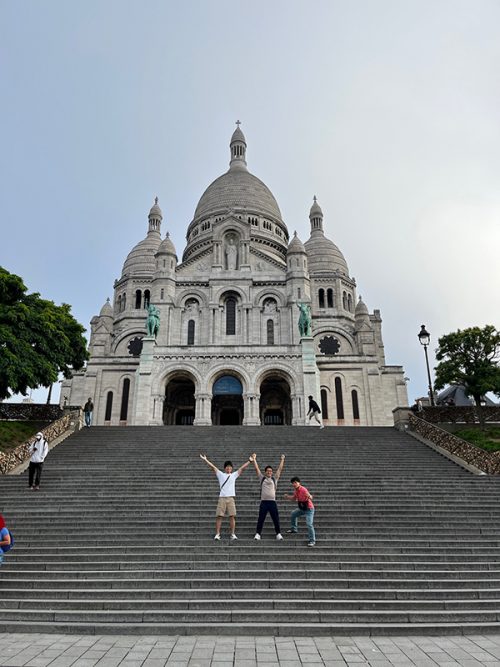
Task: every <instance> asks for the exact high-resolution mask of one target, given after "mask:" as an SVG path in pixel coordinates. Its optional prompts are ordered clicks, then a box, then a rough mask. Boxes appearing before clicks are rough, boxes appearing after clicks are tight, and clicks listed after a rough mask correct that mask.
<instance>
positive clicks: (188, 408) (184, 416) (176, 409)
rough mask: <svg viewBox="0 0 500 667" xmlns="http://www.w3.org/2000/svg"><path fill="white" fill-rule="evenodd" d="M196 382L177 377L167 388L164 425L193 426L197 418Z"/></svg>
mask: <svg viewBox="0 0 500 667" xmlns="http://www.w3.org/2000/svg"><path fill="white" fill-rule="evenodd" d="M194 391H195V387H194V382H193V381H192V380H191V379H189V378H188V377H183V376H180V377H176V378H174V379H173V380H170V382H169V383H168V384H167V386H166V388H165V403H164V404H163V423H164V424H165V425H167V426H172V425H174V424H176V425H177V426H191V425H192V424H193V422H194V418H195V405H196V401H195V398H194Z"/></svg>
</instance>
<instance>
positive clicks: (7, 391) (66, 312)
mask: <svg viewBox="0 0 500 667" xmlns="http://www.w3.org/2000/svg"><path fill="white" fill-rule="evenodd" d="M26 291H27V289H26V286H25V285H24V283H23V281H22V279H21V278H19V276H16V275H13V274H11V273H9V272H8V271H6V270H5V269H4V268H2V267H0V399H3V398H8V397H9V396H10V395H11V393H14V394H17V393H21V394H26V393H27V390H28V389H29V388H32V389H34V388H35V387H39V386H42V387H48V386H50V385H51V384H52V383H53V382H55V381H56V380H57V378H58V376H59V373H62V374H63V375H64V377H71V372H72V370H79V369H80V368H82V367H83V365H84V363H85V361H86V359H87V358H88V355H87V343H86V340H85V338H84V336H83V334H84V332H85V329H84V328H83V327H82V325H81V324H79V323H78V322H77V321H76V320H75V318H74V317H73V315H71V306H69V305H68V304H66V303H63V304H62V305H61V306H56V305H55V303H54V302H53V301H46V300H45V299H42V298H40V295H39V294H36V293H33V294H26Z"/></svg>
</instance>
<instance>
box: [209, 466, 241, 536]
mask: <svg viewBox="0 0 500 667" xmlns="http://www.w3.org/2000/svg"><path fill="white" fill-rule="evenodd" d="M200 459H201V460H202V461H205V463H206V464H207V465H208V466H209V467H210V468H212V470H213V471H214V473H215V474H216V476H217V480H218V482H219V486H220V493H219V501H218V503H217V509H216V511H215V536H214V540H220V529H221V526H222V519H223V518H224V516H225V515H226V512H227V514H228V515H229V529H230V530H231V534H230V536H229V539H230V540H237V539H238V538H237V537H236V503H235V502H234V498H235V496H236V480H237V479H238V477H239V476H240V475H241V473H242V472H243V471H244V470H245V468H246V467H247V466H249V465H250V459H249V460H248V461H247V462H246V463H244V464H243V465H242V466H240V467H239V468H238V470H237V471H236V472H233V464H232V463H231V461H225V462H224V472H222V471H221V470H219V469H218V468H217V466H215V465H214V464H213V463H211V461H209V460H208V459H207V457H206V455H205V454H200Z"/></svg>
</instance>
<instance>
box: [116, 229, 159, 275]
mask: <svg viewBox="0 0 500 667" xmlns="http://www.w3.org/2000/svg"><path fill="white" fill-rule="evenodd" d="M160 243H161V237H160V232H154V231H153V232H148V235H147V236H146V238H145V239H143V240H142V241H139V243H138V244H137V245H136V246H135V247H134V248H132V250H131V251H130V252H129V254H128V255H127V259H126V260H125V262H124V264H123V271H122V276H123V275H125V274H129V275H131V276H151V275H152V274H153V273H154V272H155V269H156V264H155V255H156V253H157V251H158V248H159V247H160Z"/></svg>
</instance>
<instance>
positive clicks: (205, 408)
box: [193, 393, 212, 426]
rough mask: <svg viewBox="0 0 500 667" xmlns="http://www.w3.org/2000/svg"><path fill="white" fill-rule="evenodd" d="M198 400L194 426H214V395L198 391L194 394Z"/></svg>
mask: <svg viewBox="0 0 500 667" xmlns="http://www.w3.org/2000/svg"><path fill="white" fill-rule="evenodd" d="M194 398H195V401H196V407H195V413H194V422H193V425H194V426H212V416H211V412H212V396H211V395H210V394H202V393H198V394H195V395H194Z"/></svg>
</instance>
